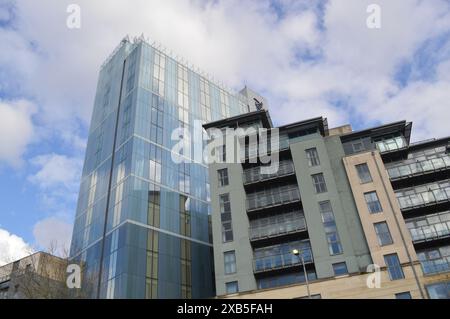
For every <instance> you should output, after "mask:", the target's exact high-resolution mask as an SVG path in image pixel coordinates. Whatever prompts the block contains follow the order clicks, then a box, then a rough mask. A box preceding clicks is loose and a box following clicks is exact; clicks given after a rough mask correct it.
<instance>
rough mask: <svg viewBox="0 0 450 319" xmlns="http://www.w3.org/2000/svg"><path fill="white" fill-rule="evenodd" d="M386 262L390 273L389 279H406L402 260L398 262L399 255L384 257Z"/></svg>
mask: <svg viewBox="0 0 450 319" xmlns="http://www.w3.org/2000/svg"><path fill="white" fill-rule="evenodd" d="M384 262H385V263H386V267H387V270H388V272H389V277H390V278H391V280H398V279H403V278H405V275H404V274H403V270H402V265H401V264H400V260H398V256H397V254H390V255H386V256H384Z"/></svg>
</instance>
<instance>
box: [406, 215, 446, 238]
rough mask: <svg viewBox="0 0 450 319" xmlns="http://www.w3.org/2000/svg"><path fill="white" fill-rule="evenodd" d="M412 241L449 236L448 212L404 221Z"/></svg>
mask: <svg viewBox="0 0 450 319" xmlns="http://www.w3.org/2000/svg"><path fill="white" fill-rule="evenodd" d="M406 226H407V227H408V229H409V232H410V233H411V237H412V240H413V241H423V240H432V239H436V238H441V237H448V236H450V211H446V212H440V213H438V214H431V215H426V216H420V217H417V218H413V219H408V220H406Z"/></svg>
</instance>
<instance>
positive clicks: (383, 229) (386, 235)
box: [374, 222, 392, 246]
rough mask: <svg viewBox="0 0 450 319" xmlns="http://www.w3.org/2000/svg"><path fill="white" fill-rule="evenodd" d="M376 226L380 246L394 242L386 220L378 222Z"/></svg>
mask: <svg viewBox="0 0 450 319" xmlns="http://www.w3.org/2000/svg"><path fill="white" fill-rule="evenodd" d="M374 227H375V232H376V233H377V238H378V243H379V244H380V246H386V245H390V244H392V237H391V233H390V232H389V227H388V225H387V223H386V222H381V223H376V224H375V225H374Z"/></svg>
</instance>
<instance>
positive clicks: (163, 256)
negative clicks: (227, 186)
mask: <svg viewBox="0 0 450 319" xmlns="http://www.w3.org/2000/svg"><path fill="white" fill-rule="evenodd" d="M255 99H256V100H255ZM261 103H264V99H263V98H262V97H259V96H258V95H257V94H255V93H253V92H252V91H250V90H249V89H247V88H245V89H244V90H243V91H241V92H240V93H238V94H232V93H230V92H228V91H227V90H225V89H223V88H222V87H221V86H220V85H218V84H216V83H214V82H212V81H210V80H209V79H208V78H206V77H205V76H203V75H200V74H199V73H197V72H195V71H194V70H193V69H192V68H190V67H188V66H186V65H185V64H183V63H181V62H180V61H178V60H177V59H175V58H173V57H171V56H169V55H167V54H165V53H164V52H163V50H162V49H160V48H156V47H154V46H152V45H150V44H149V43H147V42H146V41H145V39H136V40H134V41H130V40H129V39H124V40H123V41H122V42H121V43H120V45H119V46H118V48H117V49H116V50H115V51H114V52H113V53H112V55H111V56H110V57H109V58H108V59H107V61H106V62H105V63H104V64H103V66H102V67H101V70H100V75H99V80H98V85H97V93H96V97H95V104H94V109H93V114H92V120H91V126H90V131H89V138H88V145H87V150H86V157H85V163H84V168H83V173H82V181H81V187H80V194H79V200H78V206H77V213H76V219H75V226H74V231H73V239H72V246H71V253H70V256H71V260H72V261H73V262H78V263H80V264H82V265H83V269H85V270H86V271H85V273H84V274H83V283H82V289H83V290H84V291H85V292H87V294H88V295H89V296H90V297H92V298H190V297H193V298H199V297H208V296H213V295H214V280H213V260H212V243H211V233H210V216H209V211H210V209H209V181H208V170H207V166H206V165H205V164H204V162H203V161H202V157H201V156H200V158H196V157H195V156H194V154H190V153H189V154H183V161H182V162H181V163H178V162H176V161H174V160H173V156H172V155H173V148H174V146H175V145H177V143H179V142H180V141H179V140H180V139H181V140H182V143H184V145H186V146H190V147H191V148H192V149H196V148H198V147H199V148H200V149H202V148H203V144H204V143H206V142H204V141H203V131H202V127H201V123H206V122H210V121H216V120H219V119H223V118H227V117H230V116H235V115H238V114H241V113H245V112H249V111H251V110H256V105H260V104H261ZM196 123H200V124H199V125H197V126H198V127H199V129H196ZM178 128H184V129H186V130H187V131H188V134H186V135H182V136H175V139H174V136H173V132H174V130H175V129H178ZM177 154H178V153H177Z"/></svg>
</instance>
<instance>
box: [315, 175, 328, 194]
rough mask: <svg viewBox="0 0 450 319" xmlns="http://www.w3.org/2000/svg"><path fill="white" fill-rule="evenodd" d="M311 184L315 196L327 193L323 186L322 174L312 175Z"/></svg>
mask: <svg viewBox="0 0 450 319" xmlns="http://www.w3.org/2000/svg"><path fill="white" fill-rule="evenodd" d="M311 177H312V182H313V186H314V189H315V190H316V194H320V193H326V192H327V185H326V184H325V178H324V177H323V174H322V173H320V174H315V175H312V176H311Z"/></svg>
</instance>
